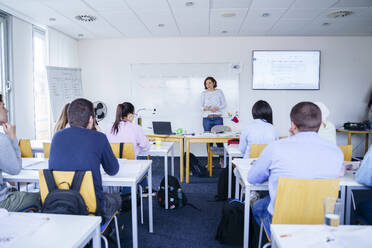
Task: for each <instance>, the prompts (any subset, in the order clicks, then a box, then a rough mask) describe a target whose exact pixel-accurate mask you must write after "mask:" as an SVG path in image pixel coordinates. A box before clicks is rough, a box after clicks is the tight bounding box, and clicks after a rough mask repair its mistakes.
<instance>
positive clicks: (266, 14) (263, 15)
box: [261, 13, 270, 17]
mask: <svg viewBox="0 0 372 248" xmlns="http://www.w3.org/2000/svg"><path fill="white" fill-rule="evenodd" d="M269 15H270V13H262V15H261V16H262V17H268V16H269Z"/></svg>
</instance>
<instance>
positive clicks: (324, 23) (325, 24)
mask: <svg viewBox="0 0 372 248" xmlns="http://www.w3.org/2000/svg"><path fill="white" fill-rule="evenodd" d="M329 24H330V23H329V22H323V23H322V26H329Z"/></svg>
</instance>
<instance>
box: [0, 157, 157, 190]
mask: <svg viewBox="0 0 372 248" xmlns="http://www.w3.org/2000/svg"><path fill="white" fill-rule="evenodd" d="M32 159H34V160H35V163H34V164H31V160H32ZM23 161H25V163H26V164H28V166H27V167H26V168H24V169H22V170H21V172H20V173H19V174H18V175H9V174H6V173H3V178H4V180H5V181H13V182H38V181H39V175H38V170H42V169H47V168H48V160H44V161H40V159H38V158H28V159H25V158H23V159H22V162H23ZM118 162H119V165H120V169H119V172H118V173H117V174H116V175H115V176H109V175H107V174H106V173H105V172H104V171H103V170H102V169H101V175H102V185H103V186H131V185H132V184H133V183H135V182H136V181H137V180H139V179H141V178H142V177H143V175H145V174H146V172H147V170H148V169H149V167H150V165H151V163H152V161H151V160H126V159H118Z"/></svg>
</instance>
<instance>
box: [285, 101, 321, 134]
mask: <svg viewBox="0 0 372 248" xmlns="http://www.w3.org/2000/svg"><path fill="white" fill-rule="evenodd" d="M290 116H291V121H292V122H293V123H294V124H295V125H296V126H297V128H298V130H300V131H314V132H318V130H319V127H320V124H321V123H322V112H321V111H320V108H319V107H318V106H317V105H316V104H314V103H312V102H300V103H297V104H296V105H295V106H294V107H293V108H292V110H291V115H290Z"/></svg>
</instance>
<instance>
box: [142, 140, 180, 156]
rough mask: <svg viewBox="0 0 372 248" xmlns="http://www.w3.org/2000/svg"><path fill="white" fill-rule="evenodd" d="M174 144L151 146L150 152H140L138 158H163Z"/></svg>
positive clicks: (163, 143) (165, 143) (164, 143)
mask: <svg viewBox="0 0 372 248" xmlns="http://www.w3.org/2000/svg"><path fill="white" fill-rule="evenodd" d="M173 146H174V142H164V141H162V142H161V146H158V145H155V144H151V147H150V150H148V151H146V152H140V153H139V156H147V155H151V156H165V155H167V154H168V153H169V152H170V150H171V149H172V148H173Z"/></svg>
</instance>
